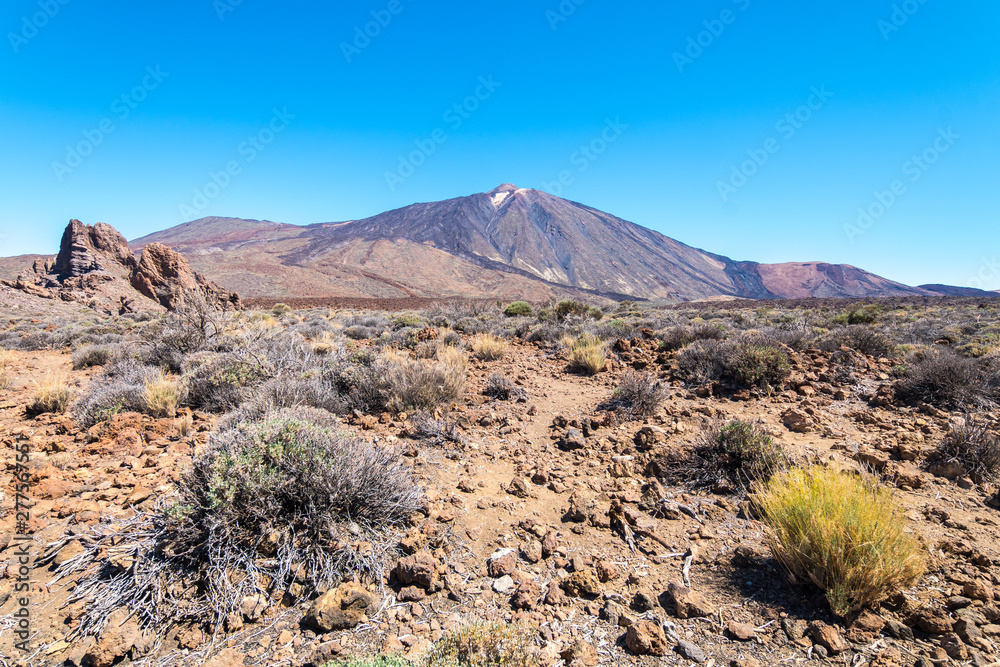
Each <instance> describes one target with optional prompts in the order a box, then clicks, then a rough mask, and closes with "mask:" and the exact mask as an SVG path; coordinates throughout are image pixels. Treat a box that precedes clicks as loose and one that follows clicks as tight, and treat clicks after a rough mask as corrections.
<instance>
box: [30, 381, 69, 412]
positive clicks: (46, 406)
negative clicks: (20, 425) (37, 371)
mask: <svg viewBox="0 0 1000 667" xmlns="http://www.w3.org/2000/svg"><path fill="white" fill-rule="evenodd" d="M37 384H38V388H37V389H35V395H34V397H33V398H32V399H31V403H29V404H28V407H27V410H28V414H30V415H40V414H43V413H46V412H54V413H56V414H60V413H63V412H66V408H68V407H69V400H70V395H71V392H70V389H69V385H68V384H67V383H66V379H65V378H63V377H61V376H58V375H48V376H46V377H45V379H43V380H42V381H41V382H39V383H37Z"/></svg>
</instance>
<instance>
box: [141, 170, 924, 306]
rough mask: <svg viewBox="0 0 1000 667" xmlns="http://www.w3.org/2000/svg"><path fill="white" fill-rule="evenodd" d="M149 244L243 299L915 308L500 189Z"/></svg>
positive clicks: (820, 266)
mask: <svg viewBox="0 0 1000 667" xmlns="http://www.w3.org/2000/svg"><path fill="white" fill-rule="evenodd" d="M152 242H159V243H163V244H164V245H167V246H169V247H171V248H173V249H175V250H177V251H179V252H181V253H182V254H184V255H185V256H186V257H187V258H188V259H189V261H190V262H191V264H192V266H193V267H194V268H195V269H197V270H199V271H202V272H204V273H205V274H206V275H208V276H209V277H211V278H212V279H213V280H216V281H218V282H219V283H220V284H221V285H223V286H225V287H226V288H228V289H231V290H235V291H238V292H240V293H241V294H242V295H244V296H273V297H281V296H303V297H306V296H316V297H319V296H361V297H364V296H371V297H406V296H431V297H439V296H440V297H448V296H475V297H487V296H488V297H502V298H514V297H521V298H529V299H542V298H547V297H550V296H554V295H558V294H566V293H573V292H576V293H581V294H584V293H589V294H593V295H600V296H607V297H611V298H663V299H678V300H694V299H703V298H708V297H718V296H728V297H738V298H752V299H761V298H800V297H810V296H821V297H868V296H915V295H926V294H928V293H929V292H928V291H927V290H923V289H920V288H914V287H908V286H906V285H902V284H900V283H896V282H892V281H890V280H886V279H884V278H880V277H879V276H876V275H874V274H871V273H868V272H866V271H862V270H861V269H857V268H855V267H852V266H847V265H836V264H827V263H823V262H809V263H788V264H759V263H756V262H749V261H734V260H732V259H729V258H728V257H723V256H721V255H716V254H713V253H710V252H706V251H704V250H699V249H697V248H693V247H691V246H688V245H685V244H683V243H681V242H679V241H676V240H674V239H672V238H669V237H667V236H664V235H663V234H660V233H658V232H654V231H652V230H649V229H646V228H644V227H641V226H639V225H636V224H634V223H631V222H628V221H626V220H622V219H621V218H618V217H615V216H613V215H610V214H608V213H604V212H602V211H599V210H597V209H595V208H592V207H589V206H586V205H584V204H580V203H577V202H572V201H569V200H566V199H561V198H559V197H555V196H553V195H550V194H548V193H546V192H542V191H540V190H533V189H528V188H519V187H517V186H515V185H513V184H511V183H504V184H503V185H500V186H498V187H496V188H494V189H493V190H490V191H489V192H484V193H477V194H473V195H469V196H466V197H456V198H454V199H447V200H444V201H439V202H427V203H418V204H412V205H410V206H406V207H403V208H399V209H396V210H393V211H387V212H385V213H380V214H378V215H375V216H372V217H370V218H365V219H363V220H350V221H346V222H335V223H319V224H314V225H309V226H306V227H298V226H294V225H285V224H280V223H273V222H267V221H259V220H241V219H237V218H203V219H201V220H195V221H193V222H190V223H186V224H184V225H180V226H178V227H174V228H172V229H168V230H166V231H163V232H158V233H155V234H151V235H149V236H146V237H144V238H141V239H138V240H136V241H134V242H133V243H132V246H133V248H135V249H140V248H142V247H144V246H145V245H146V244H148V243H152Z"/></svg>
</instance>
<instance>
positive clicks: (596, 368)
mask: <svg viewBox="0 0 1000 667" xmlns="http://www.w3.org/2000/svg"><path fill="white" fill-rule="evenodd" d="M564 342H565V343H566V345H567V347H569V365H570V368H572V369H573V370H576V371H581V372H583V373H586V374H587V375H594V374H595V373H600V372H601V371H603V370H604V368H605V366H607V363H608V346H607V343H605V342H604V341H602V340H601V339H600V338H598V337H597V336H593V335H591V334H583V335H582V336H579V337H577V338H571V339H568V340H566V341H564Z"/></svg>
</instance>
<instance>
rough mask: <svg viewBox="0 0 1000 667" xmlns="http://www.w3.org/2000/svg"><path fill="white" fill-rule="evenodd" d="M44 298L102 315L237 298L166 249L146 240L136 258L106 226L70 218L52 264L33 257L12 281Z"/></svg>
mask: <svg viewBox="0 0 1000 667" xmlns="http://www.w3.org/2000/svg"><path fill="white" fill-rule="evenodd" d="M7 284H9V285H10V286H12V287H14V288H16V289H18V290H21V291H22V292H25V293H28V294H33V295H35V296H38V297H42V298H46V299H58V300H61V301H68V302H79V303H83V304H84V305H86V306H88V307H90V308H93V309H94V310H97V311H100V312H104V313H108V314H124V313H132V312H139V311H144V310H160V309H163V308H165V309H167V310H175V309H177V308H178V307H180V306H181V305H182V304H184V303H185V302H187V301H188V300H190V299H197V300H201V299H203V300H205V301H206V302H207V303H208V304H209V305H210V306H213V307H215V308H220V309H222V310H231V309H238V308H240V307H241V304H240V297H239V295H238V294H236V293H235V292H228V291H226V290H224V289H222V288H221V287H219V285H217V284H216V283H214V282H211V281H209V280H207V279H205V277H204V276H202V275H200V274H198V273H195V272H194V271H193V270H192V269H191V266H190V265H189V264H188V262H187V260H186V259H184V257H183V256H181V255H180V254H179V253H177V252H175V251H173V250H171V249H170V248H168V247H166V246H164V245H162V244H159V243H152V244H150V245H149V246H147V247H146V248H145V250H144V251H143V253H142V255H141V256H140V258H139V259H138V260H136V258H135V254H134V253H133V252H132V249H131V248H129V245H128V241H126V240H125V237H124V236H122V235H121V234H120V233H119V232H118V230H116V229H115V228H114V227H112V226H111V225H107V224H104V223H101V222H99V223H97V224H96V225H94V226H90V225H85V224H83V223H82V222H80V221H79V220H70V223H69V225H67V227H66V231H64V232H63V236H62V242H61V243H60V246H59V254H58V255H57V256H56V258H55V261H54V262H49V261H45V260H35V262H34V263H33V265H32V267H31V271H29V272H25V273H22V274H21V275H20V276H18V278H17V280H16V281H14V282H13V283H7Z"/></svg>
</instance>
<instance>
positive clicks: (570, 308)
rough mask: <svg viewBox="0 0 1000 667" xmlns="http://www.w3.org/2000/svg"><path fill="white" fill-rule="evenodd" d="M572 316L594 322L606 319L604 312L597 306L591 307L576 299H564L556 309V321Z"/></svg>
mask: <svg viewBox="0 0 1000 667" xmlns="http://www.w3.org/2000/svg"><path fill="white" fill-rule="evenodd" d="M571 315H573V316H576V317H589V318H590V319H592V320H599V319H601V318H602V317H604V312H603V311H602V310H601V309H600V308H598V307H597V306H589V305H587V304H585V303H583V302H582V301H577V300H576V299H563V300H562V301H560V302H559V303H558V304H556V307H555V316H556V319H558V320H560V321H562V320H564V319H566V318H567V317H570V316H571Z"/></svg>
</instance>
